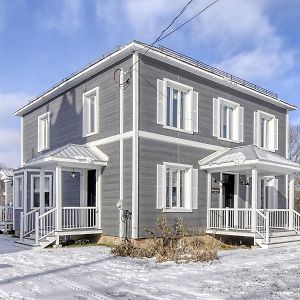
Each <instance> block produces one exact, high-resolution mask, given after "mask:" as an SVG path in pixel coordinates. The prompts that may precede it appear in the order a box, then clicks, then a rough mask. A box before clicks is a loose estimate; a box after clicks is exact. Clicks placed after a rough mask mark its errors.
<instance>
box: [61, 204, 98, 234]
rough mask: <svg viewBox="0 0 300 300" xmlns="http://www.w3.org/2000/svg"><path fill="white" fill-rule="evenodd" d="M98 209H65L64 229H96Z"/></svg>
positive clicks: (63, 214) (63, 209)
mask: <svg viewBox="0 0 300 300" xmlns="http://www.w3.org/2000/svg"><path fill="white" fill-rule="evenodd" d="M97 212H98V210H97V208H96V207H63V208H62V229H81V228H82V229H88V228H96V225H97V224H96V223H97V219H96V217H97Z"/></svg>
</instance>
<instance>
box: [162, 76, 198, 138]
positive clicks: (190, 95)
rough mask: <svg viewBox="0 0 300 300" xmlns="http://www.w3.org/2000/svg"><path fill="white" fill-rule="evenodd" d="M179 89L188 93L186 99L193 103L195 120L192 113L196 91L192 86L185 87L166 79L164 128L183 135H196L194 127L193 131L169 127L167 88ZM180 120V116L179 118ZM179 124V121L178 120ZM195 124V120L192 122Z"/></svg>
mask: <svg viewBox="0 0 300 300" xmlns="http://www.w3.org/2000/svg"><path fill="white" fill-rule="evenodd" d="M168 87H171V88H178V89H179V90H185V91H186V97H187V99H189V100H190V101H191V119H193V116H192V115H193V113H192V100H193V91H194V89H193V88H192V87H191V86H188V85H185V84H183V83H180V82H177V81H174V80H171V79H167V78H164V111H165V122H164V128H165V129H170V130H174V131H179V132H183V133H188V134H194V131H193V126H191V127H192V130H187V129H182V128H177V127H172V126H168V125H167V88H168ZM177 119H178V116H177ZM177 122H178V120H177ZM192 122H193V120H192Z"/></svg>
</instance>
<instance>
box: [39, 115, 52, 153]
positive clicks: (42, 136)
mask: <svg viewBox="0 0 300 300" xmlns="http://www.w3.org/2000/svg"><path fill="white" fill-rule="evenodd" d="M49 137H50V114H49V113H45V114H43V115H41V116H39V118H38V151H39V152H40V151H44V150H47V149H49Z"/></svg>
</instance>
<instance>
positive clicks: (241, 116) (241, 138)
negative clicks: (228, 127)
mask: <svg viewBox="0 0 300 300" xmlns="http://www.w3.org/2000/svg"><path fill="white" fill-rule="evenodd" d="M239 123H240V124H239V142H240V143H242V142H243V141H244V107H239Z"/></svg>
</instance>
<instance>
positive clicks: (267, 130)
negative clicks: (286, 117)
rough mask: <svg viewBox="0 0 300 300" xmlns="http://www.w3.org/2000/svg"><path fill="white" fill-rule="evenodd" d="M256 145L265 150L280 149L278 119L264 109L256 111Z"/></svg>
mask: <svg viewBox="0 0 300 300" xmlns="http://www.w3.org/2000/svg"><path fill="white" fill-rule="evenodd" d="M253 134H254V145H257V146H258V147H261V148H263V149H265V150H269V151H275V150H278V120H277V119H276V118H275V116H274V115H271V114H269V113H265V112H263V111H257V112H254V132H253Z"/></svg>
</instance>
